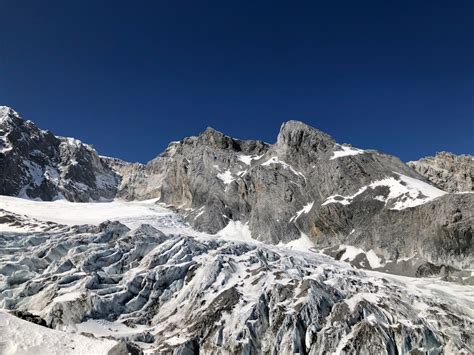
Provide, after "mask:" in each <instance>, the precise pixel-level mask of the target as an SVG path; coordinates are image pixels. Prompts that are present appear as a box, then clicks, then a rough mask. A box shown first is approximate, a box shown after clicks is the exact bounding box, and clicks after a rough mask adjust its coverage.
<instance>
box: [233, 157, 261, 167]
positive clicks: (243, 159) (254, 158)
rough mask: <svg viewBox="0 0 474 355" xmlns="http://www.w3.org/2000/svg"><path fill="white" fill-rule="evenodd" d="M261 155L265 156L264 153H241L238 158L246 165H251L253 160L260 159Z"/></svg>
mask: <svg viewBox="0 0 474 355" xmlns="http://www.w3.org/2000/svg"><path fill="white" fill-rule="evenodd" d="M261 157H263V155H239V156H238V157H237V159H239V160H240V161H241V162H242V163H244V164H245V165H250V164H251V163H252V160H258V159H260V158H261Z"/></svg>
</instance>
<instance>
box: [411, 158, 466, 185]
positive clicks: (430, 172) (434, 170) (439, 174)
mask: <svg viewBox="0 0 474 355" xmlns="http://www.w3.org/2000/svg"><path fill="white" fill-rule="evenodd" d="M408 165H409V166H411V167H412V168H413V169H415V170H416V171H417V172H418V173H420V174H421V175H423V176H424V177H425V178H427V179H428V180H429V181H431V182H432V183H433V184H434V185H436V186H438V187H439V188H440V189H443V190H445V191H448V192H466V191H467V192H472V191H474V157H473V156H472V155H455V154H452V153H448V152H441V153H437V154H436V156H434V157H426V158H422V159H420V160H417V161H411V162H408Z"/></svg>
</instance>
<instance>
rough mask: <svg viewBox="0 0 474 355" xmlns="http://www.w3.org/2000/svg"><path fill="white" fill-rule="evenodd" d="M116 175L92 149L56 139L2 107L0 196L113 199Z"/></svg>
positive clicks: (85, 199) (49, 198)
mask: <svg viewBox="0 0 474 355" xmlns="http://www.w3.org/2000/svg"><path fill="white" fill-rule="evenodd" d="M118 182H119V176H118V175H117V174H116V173H115V172H114V171H113V170H112V169H110V168H109V167H108V166H107V165H104V164H102V162H101V160H100V159H99V156H98V155H97V153H96V151H95V150H94V149H93V148H92V147H91V146H89V145H87V144H83V143H81V142H80V141H78V140H76V139H73V138H64V137H56V136H54V135H53V134H52V133H51V132H49V131H44V130H41V129H39V128H38V127H36V125H35V124H34V123H33V122H31V121H24V120H22V119H21V117H20V115H19V114H18V113H17V112H15V111H13V110H12V109H11V108H9V107H5V106H0V194H1V195H10V196H20V197H27V198H32V199H41V200H54V199H57V198H66V199H68V200H70V201H81V202H83V201H89V200H100V199H112V198H114V196H115V194H116V190H117V184H118Z"/></svg>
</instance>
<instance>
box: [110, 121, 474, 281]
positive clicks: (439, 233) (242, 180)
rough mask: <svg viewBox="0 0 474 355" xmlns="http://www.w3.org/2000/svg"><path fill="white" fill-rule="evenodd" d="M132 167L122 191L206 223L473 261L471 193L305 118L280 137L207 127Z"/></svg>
mask: <svg viewBox="0 0 474 355" xmlns="http://www.w3.org/2000/svg"><path fill="white" fill-rule="evenodd" d="M128 169H129V171H127V172H126V174H125V175H124V176H123V179H122V185H121V186H120V188H119V192H118V195H119V196H121V197H123V198H128V199H142V198H143V199H145V198H151V197H159V198H160V201H161V202H164V203H167V204H170V205H173V206H175V208H177V209H178V211H179V212H180V213H181V214H183V215H184V216H185V218H186V220H187V221H188V222H189V223H190V224H191V225H193V226H194V227H195V228H197V229H199V230H201V231H205V232H209V233H217V232H218V231H220V230H222V229H223V228H225V227H226V226H227V224H228V223H229V221H240V223H241V224H242V225H246V226H248V228H249V230H250V232H251V236H252V238H254V239H256V240H259V241H263V242H268V243H274V244H278V243H288V242H294V241H298V240H300V239H301V238H305V240H307V239H308V240H309V241H310V242H311V243H313V244H314V245H315V246H316V247H317V248H332V247H334V246H339V245H341V244H345V245H352V246H356V247H359V248H362V249H363V250H366V251H369V250H373V251H374V252H375V253H376V254H377V255H378V256H379V257H381V258H383V259H384V260H386V261H394V260H399V259H400V258H421V259H422V260H425V261H426V262H429V263H432V264H436V265H438V266H442V265H445V266H449V267H454V268H466V267H470V266H472V262H473V247H472V242H471V240H472V234H473V230H474V215H473V214H474V212H473V211H474V195H472V194H457V195H456V194H449V193H447V192H446V191H443V190H442V189H440V188H437V187H436V186H433V183H432V182H430V181H429V180H427V179H426V178H425V177H423V176H422V175H420V174H419V173H418V172H417V171H415V170H414V169H412V168H411V167H410V166H408V165H406V164H405V163H403V162H402V161H401V160H400V159H398V158H396V157H393V156H390V155H386V154H382V153H379V152H377V151H374V150H362V149H358V148H354V147H352V146H350V145H346V144H338V143H336V142H335V141H334V140H333V139H332V138H331V137H330V136H329V135H327V134H326V133H323V132H321V131H319V130H317V129H315V128H312V127H310V126H308V125H306V124H304V123H302V122H298V121H289V122H286V123H284V124H283V125H282V126H281V129H280V133H279V134H278V137H277V141H276V143H275V144H266V143H263V142H260V141H252V140H246V141H244V140H237V139H233V138H230V137H228V136H226V135H224V134H223V133H220V132H217V131H216V130H214V129H211V128H208V129H207V130H205V131H204V132H203V133H202V134H201V135H199V136H197V137H190V138H185V139H183V140H181V141H179V142H173V143H171V144H170V145H169V147H168V148H167V150H166V151H165V152H164V153H163V154H161V155H160V156H158V157H157V158H155V159H154V160H152V161H151V162H149V163H148V164H146V165H136V166H133V167H131V168H128ZM308 206H310V207H308ZM410 273H413V274H416V273H419V270H415V269H414V270H411V271H410Z"/></svg>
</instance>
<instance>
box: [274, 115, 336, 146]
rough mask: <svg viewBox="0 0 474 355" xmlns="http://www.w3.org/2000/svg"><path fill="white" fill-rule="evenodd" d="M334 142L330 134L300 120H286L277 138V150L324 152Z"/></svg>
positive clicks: (333, 144)
mask: <svg viewBox="0 0 474 355" xmlns="http://www.w3.org/2000/svg"><path fill="white" fill-rule="evenodd" d="M335 144H336V142H335V141H334V140H333V139H332V138H331V136H330V135H328V134H326V133H324V132H322V131H320V130H318V129H316V128H313V127H311V126H309V125H307V124H305V123H303V122H300V121H288V122H285V123H283V124H282V125H281V128H280V133H279V134H278V138H277V143H276V146H277V150H279V151H281V152H286V153H288V152H290V153H294V152H295V151H306V152H308V153H310V152H321V151H322V152H326V151H328V150H330V149H332V148H333V147H334V146H335Z"/></svg>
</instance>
